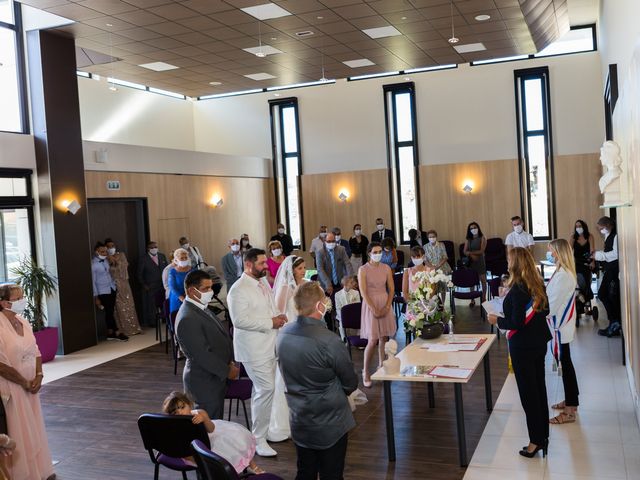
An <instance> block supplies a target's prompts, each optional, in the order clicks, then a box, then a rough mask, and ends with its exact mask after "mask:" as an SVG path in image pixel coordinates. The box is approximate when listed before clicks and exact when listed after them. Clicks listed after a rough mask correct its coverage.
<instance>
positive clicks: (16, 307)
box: [10, 298, 27, 315]
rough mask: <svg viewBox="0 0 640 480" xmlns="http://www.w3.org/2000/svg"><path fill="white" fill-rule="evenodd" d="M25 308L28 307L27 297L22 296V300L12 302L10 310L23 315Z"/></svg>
mask: <svg viewBox="0 0 640 480" xmlns="http://www.w3.org/2000/svg"><path fill="white" fill-rule="evenodd" d="M25 308H27V299H26V298H21V299H20V300H16V301H14V302H11V308H10V310H11V311H12V312H13V313H16V314H18V315H22V313H23V312H24V310H25Z"/></svg>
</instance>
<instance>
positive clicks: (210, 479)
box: [191, 440, 283, 480]
mask: <svg viewBox="0 0 640 480" xmlns="http://www.w3.org/2000/svg"><path fill="white" fill-rule="evenodd" d="M191 449H192V451H193V458H194V459H195V461H196V464H197V465H198V473H199V474H200V476H201V477H202V479H203V480H240V479H242V478H250V477H254V476H255V475H254V474H252V473H242V474H240V475H238V473H237V472H236V469H235V468H233V465H231V464H230V463H229V462H228V461H227V460H226V459H224V458H222V457H221V456H220V455H218V454H217V453H215V452H212V451H211V450H210V449H209V448H207V446H206V445H205V444H204V443H202V442H201V441H199V440H194V441H193V442H191ZM259 478H260V480H283V479H282V478H281V477H279V476H277V475H274V474H272V473H261V474H260V476H259Z"/></svg>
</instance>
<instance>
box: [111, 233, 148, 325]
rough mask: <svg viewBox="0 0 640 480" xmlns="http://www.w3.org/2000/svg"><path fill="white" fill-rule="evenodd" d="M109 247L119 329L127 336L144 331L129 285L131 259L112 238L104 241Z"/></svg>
mask: <svg viewBox="0 0 640 480" xmlns="http://www.w3.org/2000/svg"><path fill="white" fill-rule="evenodd" d="M104 244H105V245H106V247H107V254H108V257H107V259H108V261H109V273H111V278H113V280H114V281H115V282H116V305H115V312H114V314H115V318H116V325H117V326H118V330H119V331H121V332H122V333H124V334H125V335H127V336H131V335H138V334H139V333H142V329H141V328H140V322H139V321H138V314H137V313H136V306H135V303H134V302H133V293H132V292H131V286H130V285H129V261H128V260H127V257H126V255H125V254H124V252H118V251H117V249H116V244H115V242H114V241H113V240H111V239H110V238H107V239H106V240H105V241H104Z"/></svg>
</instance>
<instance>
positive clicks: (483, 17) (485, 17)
mask: <svg viewBox="0 0 640 480" xmlns="http://www.w3.org/2000/svg"><path fill="white" fill-rule="evenodd" d="M474 18H475V19H476V20H477V21H479V22H486V21H487V20H489V19H490V18H491V15H476V16H475V17H474Z"/></svg>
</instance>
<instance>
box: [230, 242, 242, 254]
mask: <svg viewBox="0 0 640 480" xmlns="http://www.w3.org/2000/svg"><path fill="white" fill-rule="evenodd" d="M231 251H232V252H233V253H238V252H239V251H240V245H238V244H237V243H234V244H233V245H231Z"/></svg>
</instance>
